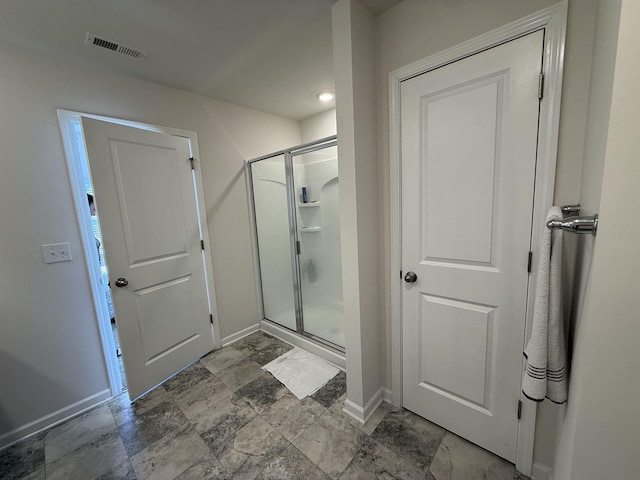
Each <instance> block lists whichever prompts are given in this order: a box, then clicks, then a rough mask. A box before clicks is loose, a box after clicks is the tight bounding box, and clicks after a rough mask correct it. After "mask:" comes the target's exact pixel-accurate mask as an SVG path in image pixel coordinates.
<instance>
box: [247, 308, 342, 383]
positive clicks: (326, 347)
mask: <svg viewBox="0 0 640 480" xmlns="http://www.w3.org/2000/svg"><path fill="white" fill-rule="evenodd" d="M260 330H262V331H263V332H265V333H268V334H269V335H272V336H274V337H276V338H278V339H280V340H282V341H285V342H287V343H290V344H291V345H294V346H296V347H299V348H302V349H304V350H307V351H308V352H311V353H313V354H314V355H317V356H318V357H320V358H322V359H324V360H326V361H327V362H329V363H331V364H333V365H335V366H336V367H338V368H339V369H341V370H343V371H346V362H345V358H344V349H343V348H341V347H339V346H338V345H334V344H332V343H331V342H327V341H326V340H323V339H321V338H318V337H315V336H312V335H309V334H305V335H300V334H299V333H297V332H294V331H292V330H289V329H288V328H285V327H282V326H280V325H278V324H277V323H274V322H272V321H271V320H268V319H264V320H262V321H261V322H260Z"/></svg>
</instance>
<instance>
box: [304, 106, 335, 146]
mask: <svg viewBox="0 0 640 480" xmlns="http://www.w3.org/2000/svg"><path fill="white" fill-rule="evenodd" d="M337 131H338V130H337V127H336V109H335V108H332V109H331V110H327V111H326V112H322V113H318V114H317V115H314V116H312V117H309V118H305V119H304V120H301V121H300V137H301V138H300V142H301V143H308V142H313V141H315V140H320V139H321V138H326V137H330V136H331V135H335V134H336V133H337Z"/></svg>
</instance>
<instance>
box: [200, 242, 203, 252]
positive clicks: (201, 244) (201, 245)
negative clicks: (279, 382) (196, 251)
mask: <svg viewBox="0 0 640 480" xmlns="http://www.w3.org/2000/svg"><path fill="white" fill-rule="evenodd" d="M200 247H201V248H202V250H204V240H200Z"/></svg>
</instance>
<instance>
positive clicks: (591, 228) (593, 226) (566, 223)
mask: <svg viewBox="0 0 640 480" xmlns="http://www.w3.org/2000/svg"><path fill="white" fill-rule="evenodd" d="M547 228H550V229H551V230H554V229H561V230H566V231H567V232H571V233H590V234H591V235H593V236H594V237H595V236H596V231H597V230H598V215H592V216H589V217H567V218H565V219H563V220H549V221H548V222H547Z"/></svg>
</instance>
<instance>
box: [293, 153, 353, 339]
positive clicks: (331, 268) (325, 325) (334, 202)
mask: <svg viewBox="0 0 640 480" xmlns="http://www.w3.org/2000/svg"><path fill="white" fill-rule="evenodd" d="M292 160H293V183H294V192H295V204H296V208H295V211H296V224H297V230H298V231H297V237H298V240H299V242H300V253H299V255H298V265H299V271H300V288H301V310H302V324H303V325H302V329H303V331H302V332H301V333H304V334H306V335H310V336H312V337H315V338H316V339H319V340H322V341H326V342H329V343H331V344H333V345H337V346H339V347H342V348H344V344H345V342H344V314H343V307H342V266H341V261H340V258H341V250H340V211H339V204H338V152H337V147H336V146H318V147H315V148H311V149H305V150H302V151H301V152H298V153H296V152H293V153H292Z"/></svg>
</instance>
